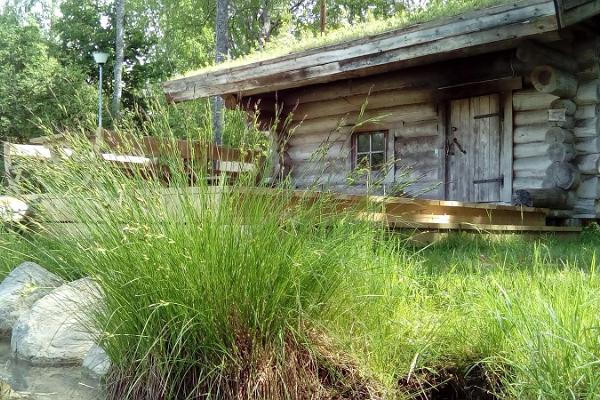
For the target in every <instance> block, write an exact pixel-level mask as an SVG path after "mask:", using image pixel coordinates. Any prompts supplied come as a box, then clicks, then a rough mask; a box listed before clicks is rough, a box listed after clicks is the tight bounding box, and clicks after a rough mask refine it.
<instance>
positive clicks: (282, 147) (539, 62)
mask: <svg viewBox="0 0 600 400" xmlns="http://www.w3.org/2000/svg"><path fill="white" fill-rule="evenodd" d="M163 89H164V92H165V94H166V96H167V98H168V99H169V100H170V101H172V102H182V101H190V100H194V99H198V98H202V97H208V96H222V97H224V98H225V103H226V104H227V106H228V107H242V108H244V109H246V110H247V111H248V112H253V111H254V110H258V111H259V112H260V121H261V122H262V123H263V124H265V125H269V124H271V125H272V124H273V123H274V120H275V119H278V120H280V121H287V123H285V124H284V123H278V124H277V129H274V130H272V132H271V134H272V136H273V146H274V149H275V150H276V151H275V154H277V157H276V161H277V171H276V172H275V173H274V175H276V176H277V177H279V178H289V179H290V180H291V182H293V184H294V185H295V186H296V187H297V188H300V189H301V188H307V187H315V186H318V187H319V188H323V189H324V188H326V189H328V190H332V191H337V192H341V193H354V194H362V193H373V192H376V193H383V194H387V195H397V196H406V197H414V198H423V199H438V200H451V201H460V202H467V203H490V204H516V205H528V206H536V207H546V208H551V209H553V210H556V212H557V215H562V216H565V217H569V218H581V219H597V218H598V217H600V0H524V1H516V2H510V3H504V4H500V5H497V6H493V7H489V8H486V9H482V10H476V11H471V12H467V13H464V14H461V15H458V16H454V17H449V18H442V19H439V20H434V21H431V22H428V23H422V24H417V25H414V26H410V27H406V28H400V29H396V30H391V31H388V32H384V33H381V34H376V35H372V36H369V37H364V38H360V39H355V40H351V41H348V42H344V43H339V44H332V45H327V46H324V47H320V48H315V49H309V50H304V51H301V52H297V53H292V54H288V55H284V56H280V57H276V58H271V59H267V60H263V61H258V62H249V63H247V64H237V65H233V66H225V67H222V68H217V69H210V70H205V71H199V72H197V73H194V74H191V75H189V76H186V77H182V78H177V79H173V80H171V81H168V82H166V83H165V84H164V85H163Z"/></svg>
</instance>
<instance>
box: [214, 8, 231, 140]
mask: <svg viewBox="0 0 600 400" xmlns="http://www.w3.org/2000/svg"><path fill="white" fill-rule="evenodd" d="M228 8H229V0H217V18H216V21H215V44H216V46H215V47H216V49H215V61H216V63H217V64H219V63H222V62H223V61H224V60H225V58H226V57H227V49H228V48H229V46H228V42H227V32H228V25H227V24H228V14H229V12H228ZM224 113H225V105H224V101H223V98H222V97H220V96H214V97H213V98H212V120H213V121H212V122H213V135H214V141H215V144H217V145H220V144H223V125H224Z"/></svg>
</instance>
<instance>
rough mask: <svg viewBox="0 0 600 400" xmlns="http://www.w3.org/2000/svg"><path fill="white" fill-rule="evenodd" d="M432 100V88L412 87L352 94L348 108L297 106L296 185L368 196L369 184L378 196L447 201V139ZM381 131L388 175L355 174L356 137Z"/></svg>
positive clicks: (292, 145)
mask: <svg viewBox="0 0 600 400" xmlns="http://www.w3.org/2000/svg"><path fill="white" fill-rule="evenodd" d="M312 95H313V96H314V95H315V94H314V93H312ZM405 95H406V96H405ZM386 96H387V97H386ZM359 97H360V98H359ZM373 99H376V101H372V100H373ZM428 99H430V100H429V101H427V102H424V101H423V100H428ZM431 99H432V96H431V91H430V90H429V89H410V90H407V91H405V90H395V91H393V92H382V93H377V94H374V95H367V94H364V95H362V96H353V99H352V102H347V103H345V104H344V103H343V102H340V99H327V100H322V101H315V102H307V103H299V104H298V107H297V108H296V109H295V110H294V111H293V113H294V117H293V118H294V119H296V120H297V122H294V123H293V124H292V129H291V135H290V137H289V139H288V141H287V147H286V151H287V154H288V155H289V158H290V163H291V165H292V169H291V177H292V179H293V181H294V183H295V185H296V186H297V187H298V188H306V187H311V186H312V187H316V188H318V189H331V190H335V191H338V192H346V193H364V192H365V191H367V186H369V189H368V190H369V191H370V192H372V193H377V194H381V193H388V194H391V193H394V194H407V195H410V196H415V197H417V196H418V197H421V198H434V199H441V198H443V187H442V184H441V183H442V181H443V168H442V164H443V159H442V158H441V157H442V153H443V152H442V149H443V144H444V137H443V130H442V129H441V127H440V124H439V118H440V113H439V112H438V106H437V105H436V103H435V102H434V101H433V100H431ZM365 102H368V107H367V111H366V112H363V113H361V112H360V109H361V107H362V105H363V104H364V103H365ZM380 130H381V131H385V132H386V133H387V142H386V144H387V149H386V162H387V167H386V169H385V171H383V172H382V173H376V174H373V175H372V176H370V177H367V176H364V175H359V174H356V173H353V172H352V170H353V167H354V165H353V158H354V157H353V150H352V144H353V143H352V135H353V134H354V133H357V132H370V131H380Z"/></svg>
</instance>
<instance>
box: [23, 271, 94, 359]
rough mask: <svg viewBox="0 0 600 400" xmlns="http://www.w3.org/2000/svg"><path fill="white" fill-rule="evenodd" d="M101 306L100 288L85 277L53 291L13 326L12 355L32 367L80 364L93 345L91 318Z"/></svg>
mask: <svg viewBox="0 0 600 400" xmlns="http://www.w3.org/2000/svg"><path fill="white" fill-rule="evenodd" d="M101 305H102V293H101V291H100V288H99V287H98V285H97V284H96V283H95V282H94V281H92V280H91V279H89V278H83V279H79V280H77V281H74V282H71V283H67V284H65V285H62V286H60V287H59V288H57V289H54V290H53V291H52V292H50V293H49V294H48V295H46V296H45V297H43V298H41V299H40V300H38V301H37V302H36V303H35V304H34V305H33V306H32V307H31V309H29V311H27V312H25V313H24V314H23V315H21V317H20V318H19V320H18V321H17V323H16V324H15V325H14V327H13V331H12V337H11V348H12V351H13V353H14V354H15V355H16V356H17V358H19V359H22V360H27V361H29V362H31V363H33V364H36V365H75V364H79V365H81V363H82V361H83V359H84V357H85V356H86V354H87V353H88V351H89V350H90V349H91V348H92V346H93V345H94V339H96V336H97V335H96V333H95V332H94V329H93V315H94V313H95V312H97V311H99V307H101Z"/></svg>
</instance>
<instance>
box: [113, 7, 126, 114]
mask: <svg viewBox="0 0 600 400" xmlns="http://www.w3.org/2000/svg"><path fill="white" fill-rule="evenodd" d="M124 18H125V0H115V69H114V71H113V74H114V90H113V99H112V114H113V118H114V119H115V120H118V119H119V113H120V111H121V95H122V93H123V61H124V56H125V41H124V34H123V20H124Z"/></svg>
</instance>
